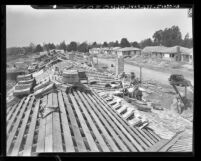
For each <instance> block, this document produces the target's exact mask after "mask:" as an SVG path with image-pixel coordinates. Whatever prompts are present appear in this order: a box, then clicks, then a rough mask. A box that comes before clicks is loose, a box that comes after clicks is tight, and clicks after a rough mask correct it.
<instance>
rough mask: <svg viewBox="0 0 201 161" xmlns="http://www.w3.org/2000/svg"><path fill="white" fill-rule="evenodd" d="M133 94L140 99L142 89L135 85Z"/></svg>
mask: <svg viewBox="0 0 201 161" xmlns="http://www.w3.org/2000/svg"><path fill="white" fill-rule="evenodd" d="M133 96H134V98H136V99H137V100H140V101H141V100H142V91H141V90H140V89H139V86H136V88H135V89H134V91H133Z"/></svg>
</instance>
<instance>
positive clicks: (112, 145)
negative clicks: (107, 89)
mask: <svg viewBox="0 0 201 161" xmlns="http://www.w3.org/2000/svg"><path fill="white" fill-rule="evenodd" d="M78 94H79V96H80V97H83V96H84V94H83V93H82V95H83V96H82V95H81V93H80V92H79V91H78ZM83 100H87V103H88V104H89V105H90V106H87V107H88V108H87V110H88V113H90V114H91V115H92V117H93V118H94V120H95V121H96V123H97V125H98V127H99V128H100V130H101V131H102V133H103V134H104V137H105V138H106V139H107V142H108V144H109V145H110V146H111V148H112V150H113V151H115V152H120V150H119V148H118V147H117V145H116V144H115V142H114V141H113V139H112V138H111V136H110V135H109V134H108V132H107V131H106V129H105V127H104V126H103V124H102V123H101V122H100V119H99V118H98V116H97V114H95V112H94V111H93V109H92V108H91V106H93V104H92V103H91V101H89V99H88V98H86V96H84V98H83Z"/></svg>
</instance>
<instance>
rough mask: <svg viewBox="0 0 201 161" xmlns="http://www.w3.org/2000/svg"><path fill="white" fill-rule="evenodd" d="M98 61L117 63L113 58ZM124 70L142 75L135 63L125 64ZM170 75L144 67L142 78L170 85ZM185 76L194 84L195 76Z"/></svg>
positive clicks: (109, 63)
mask: <svg viewBox="0 0 201 161" xmlns="http://www.w3.org/2000/svg"><path fill="white" fill-rule="evenodd" d="M98 61H99V62H101V63H104V64H107V65H109V66H111V64H114V63H115V61H114V60H112V59H101V58H99V60H98ZM124 71H125V72H126V73H130V72H135V74H136V75H137V77H139V76H140V69H139V67H137V66H134V65H129V64H124ZM172 74H176V73H172ZM169 77H170V74H168V73H163V72H159V71H155V70H152V69H147V68H142V80H155V81H158V82H160V83H161V84H165V85H169V82H168V78H169ZM184 77H185V78H186V79H188V80H190V81H191V83H192V84H193V85H194V81H193V78H189V77H186V76H185V75H184Z"/></svg>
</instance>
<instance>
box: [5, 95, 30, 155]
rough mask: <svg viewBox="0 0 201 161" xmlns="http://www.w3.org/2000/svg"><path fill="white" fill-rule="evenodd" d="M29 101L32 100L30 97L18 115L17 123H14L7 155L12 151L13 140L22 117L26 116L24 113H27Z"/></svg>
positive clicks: (8, 141)
mask: <svg viewBox="0 0 201 161" xmlns="http://www.w3.org/2000/svg"><path fill="white" fill-rule="evenodd" d="M29 99H30V96H28V97H27V99H26V100H25V103H24V104H23V106H22V109H21V111H20V114H19V115H18V117H17V120H16V121H15V123H14V127H13V129H12V131H11V133H10V135H9V137H8V139H7V153H8V151H9V149H10V146H11V143H12V141H13V138H14V136H15V134H16V132H17V129H18V126H19V124H20V121H21V118H22V115H23V114H24V111H25V109H26V107H27V104H28V102H29Z"/></svg>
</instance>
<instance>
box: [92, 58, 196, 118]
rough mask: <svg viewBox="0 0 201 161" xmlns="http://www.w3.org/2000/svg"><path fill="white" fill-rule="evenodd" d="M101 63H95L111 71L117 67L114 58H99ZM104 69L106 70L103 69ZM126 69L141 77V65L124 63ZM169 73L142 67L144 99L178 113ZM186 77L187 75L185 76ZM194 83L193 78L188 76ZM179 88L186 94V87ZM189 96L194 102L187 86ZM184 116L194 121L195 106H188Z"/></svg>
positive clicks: (113, 71) (97, 66) (99, 67)
mask: <svg viewBox="0 0 201 161" xmlns="http://www.w3.org/2000/svg"><path fill="white" fill-rule="evenodd" d="M98 62H99V64H98V65H95V67H96V68H98V69H100V70H101V67H104V66H105V65H107V66H108V68H105V71H110V72H111V73H115V67H111V64H113V65H115V61H114V59H107V60H106V59H99V60H98ZM102 71H104V70H103V69H102ZM124 71H125V72H126V73H130V72H131V71H132V72H133V71H134V72H135V73H136V76H137V77H138V78H139V75H140V72H139V67H137V66H134V65H130V64H124ZM169 76H170V74H169V73H162V72H159V71H155V70H152V69H147V68H143V69H142V81H143V84H142V87H143V88H144V89H145V90H146V92H143V99H145V100H146V101H148V102H149V101H150V102H152V103H154V106H156V107H158V108H163V109H165V110H169V111H172V112H173V113H177V114H178V110H177V107H176V105H175V104H174V102H175V99H176V92H175V91H174V89H173V87H172V86H171V85H170V84H169V81H168V78H169ZM185 78H186V77H185ZM187 79H188V80H190V81H191V83H192V84H193V78H192V77H190V79H189V77H188V78H187ZM178 90H179V92H180V93H181V94H183V95H184V92H185V89H184V87H178ZM187 98H188V99H189V100H190V101H191V102H193V93H192V91H190V90H189V89H188V88H187ZM181 116H182V117H183V118H186V119H188V118H190V119H189V120H190V121H192V117H193V108H188V109H186V110H184V111H183V113H182V115H181Z"/></svg>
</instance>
